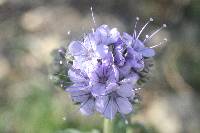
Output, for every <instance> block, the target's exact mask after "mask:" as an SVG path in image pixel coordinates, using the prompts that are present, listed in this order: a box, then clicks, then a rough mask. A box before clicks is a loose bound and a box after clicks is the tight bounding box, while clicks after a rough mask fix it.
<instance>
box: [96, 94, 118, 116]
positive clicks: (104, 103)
mask: <svg viewBox="0 0 200 133" xmlns="http://www.w3.org/2000/svg"><path fill="white" fill-rule="evenodd" d="M96 109H97V111H98V112H100V113H102V114H103V115H104V116H105V117H106V118H108V119H113V118H114V117H115V114H116V113H117V105H116V103H115V102H114V100H113V98H108V96H103V97H99V98H98V99H97V100H96Z"/></svg>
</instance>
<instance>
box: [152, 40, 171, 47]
mask: <svg viewBox="0 0 200 133" xmlns="http://www.w3.org/2000/svg"><path fill="white" fill-rule="evenodd" d="M166 42H167V38H165V39H164V40H163V41H162V42H160V43H158V44H157V45H154V46H151V47H150V48H155V47H158V46H160V45H163V44H165V43H166Z"/></svg>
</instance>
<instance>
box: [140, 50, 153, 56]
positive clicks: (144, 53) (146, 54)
mask: <svg viewBox="0 0 200 133" xmlns="http://www.w3.org/2000/svg"><path fill="white" fill-rule="evenodd" d="M141 53H142V55H143V56H144V57H153V56H154V55H155V51H154V50H153V49H151V48H145V49H143V50H142V51H141Z"/></svg>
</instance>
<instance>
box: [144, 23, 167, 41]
mask: <svg viewBox="0 0 200 133" xmlns="http://www.w3.org/2000/svg"><path fill="white" fill-rule="evenodd" d="M166 27H167V25H166V24H163V26H162V27H160V28H159V29H157V30H156V31H155V32H153V33H152V34H151V35H150V36H149V37H148V39H145V40H144V41H143V43H145V42H146V41H148V40H150V39H151V38H152V37H153V36H155V35H156V34H157V33H158V32H160V31H161V30H162V29H163V28H166Z"/></svg>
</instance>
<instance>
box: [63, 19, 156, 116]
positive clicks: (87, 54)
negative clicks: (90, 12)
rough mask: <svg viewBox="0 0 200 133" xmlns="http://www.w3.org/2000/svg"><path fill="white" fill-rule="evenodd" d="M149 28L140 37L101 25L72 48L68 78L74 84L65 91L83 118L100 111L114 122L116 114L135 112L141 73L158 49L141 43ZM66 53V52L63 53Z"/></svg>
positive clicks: (69, 47) (72, 44) (69, 48)
mask: <svg viewBox="0 0 200 133" xmlns="http://www.w3.org/2000/svg"><path fill="white" fill-rule="evenodd" d="M137 21H138V19H137ZM150 21H152V19H150V20H149V21H148V22H147V24H148V23H149V22H150ZM147 24H145V26H144V27H143V28H142V30H141V31H140V32H139V33H138V34H137V32H136V30H134V33H133V35H130V34H128V33H125V32H124V33H123V34H122V35H121V34H120V32H119V31H118V30H117V28H109V27H108V26H107V25H101V26H99V27H98V28H96V30H94V31H93V32H91V33H88V34H86V35H85V36H84V38H83V40H82V41H80V40H78V41H72V42H71V43H70V44H69V46H68V52H69V53H68V54H70V55H71V57H72V60H71V64H70V65H69V66H68V69H67V71H68V73H67V74H66V77H69V80H70V81H71V84H70V86H64V88H65V89H66V91H67V92H68V93H69V94H70V95H71V98H72V101H74V102H75V103H77V104H80V111H81V112H82V113H83V114H85V115H90V114H93V113H94V112H95V111H97V112H99V113H100V114H102V115H103V116H104V117H106V118H108V119H113V118H114V117H115V114H116V113H120V114H121V115H126V114H129V113H131V112H132V111H133V105H132V103H133V102H132V100H133V99H134V98H135V97H136V93H137V92H136V90H137V83H138V81H139V80H140V79H141V72H143V71H145V69H146V67H147V65H146V64H147V63H146V62H147V61H146V59H148V58H151V57H153V56H154V55H155V51H154V49H153V48H152V47H147V46H146V44H145V43H146V41H147V40H148V38H146V39H145V40H144V41H141V40H140V39H139V36H140V34H141V33H142V31H143V29H144V28H145V27H146V26H147ZM135 27H136V26H135ZM156 32H158V31H156ZM153 34H154V33H153ZM150 37H152V36H150ZM66 51H67V50H63V49H62V51H61V53H62V54H63V52H64V53H66ZM66 60H67V59H66ZM63 82H65V81H63Z"/></svg>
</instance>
